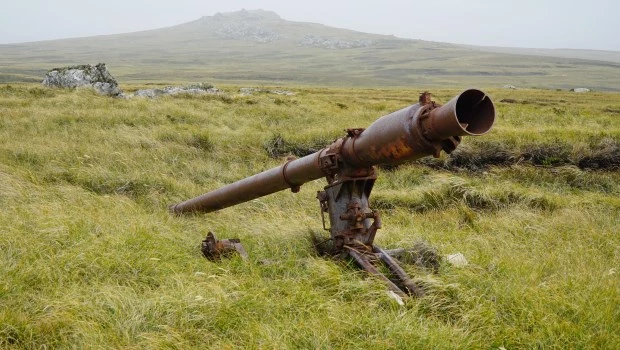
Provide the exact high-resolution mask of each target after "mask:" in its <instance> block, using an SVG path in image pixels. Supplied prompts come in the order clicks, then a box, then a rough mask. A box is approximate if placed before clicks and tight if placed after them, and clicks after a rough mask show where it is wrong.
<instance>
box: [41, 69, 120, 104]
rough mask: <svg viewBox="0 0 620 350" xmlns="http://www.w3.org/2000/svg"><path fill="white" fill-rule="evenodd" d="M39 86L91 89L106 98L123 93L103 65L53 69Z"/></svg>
mask: <svg viewBox="0 0 620 350" xmlns="http://www.w3.org/2000/svg"><path fill="white" fill-rule="evenodd" d="M41 84H43V86H46V87H57V88H80V87H92V88H93V89H95V91H97V92H98V93H99V94H101V95H108V96H119V95H121V94H122V93H123V91H122V90H121V89H120V88H119V87H118V82H117V81H116V79H114V77H113V76H112V74H110V72H109V71H108V69H107V67H106V66H105V63H99V64H97V65H95V66H93V65H90V64H84V65H78V66H69V67H62V68H54V69H51V70H49V71H48V72H47V74H45V78H44V79H43V81H42V82H41Z"/></svg>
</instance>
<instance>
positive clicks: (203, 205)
mask: <svg viewBox="0 0 620 350" xmlns="http://www.w3.org/2000/svg"><path fill="white" fill-rule="evenodd" d="M321 152H324V150H321V151H318V152H315V153H313V154H310V155H307V156H305V157H303V158H299V159H295V160H291V161H288V162H287V163H285V164H283V165H281V166H279V167H276V168H273V169H270V170H267V171H263V172H262V173H259V174H256V175H253V176H250V177H247V178H245V179H243V180H239V181H237V182H234V183H232V184H230V185H226V186H224V187H222V188H220V189H217V190H214V191H211V192H209V193H205V194H203V195H201V196H198V197H196V198H192V199H189V200H186V201H184V202H181V203H178V204H175V205H173V206H171V207H170V211H171V212H173V213H178V214H180V213H184V212H196V211H201V212H205V213H209V212H212V211H216V210H220V209H224V208H227V207H230V206H233V205H235V204H239V203H243V202H247V201H250V200H252V199H256V198H259V197H263V196H266V195H268V194H271V193H275V192H278V191H282V190H285V189H289V188H292V189H295V188H299V186H301V185H302V184H304V183H306V182H308V181H312V180H316V179H319V178H321V177H324V176H325V173H324V172H323V171H322V170H321V168H320V166H319V156H320V153H321Z"/></svg>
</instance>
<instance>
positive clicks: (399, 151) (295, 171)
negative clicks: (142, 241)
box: [170, 89, 495, 214]
mask: <svg viewBox="0 0 620 350" xmlns="http://www.w3.org/2000/svg"><path fill="white" fill-rule="evenodd" d="M494 120H495V107H494V105H493V102H492V101H491V99H490V98H489V97H488V96H487V95H486V94H485V93H484V92H482V91H480V90H476V89H469V90H466V91H464V92H463V93H461V94H459V95H458V96H456V97H454V98H453V99H452V100H450V101H449V102H448V103H446V104H445V105H443V106H437V105H435V104H434V103H431V102H430V101H428V103H422V100H421V104H415V105H412V106H409V107H406V108H404V109H401V110H400V111H396V112H394V113H391V114H388V115H386V116H383V117H381V118H379V119H378V120H376V121H375V122H374V123H372V124H371V125H370V126H369V127H368V128H367V129H365V130H363V131H362V132H361V133H359V132H357V133H354V134H351V135H349V136H347V137H345V138H343V139H340V140H337V141H335V142H334V143H333V144H332V145H330V146H329V147H326V148H324V149H322V150H320V151H318V152H315V153H313V154H310V155H308V156H305V157H303V158H300V159H295V160H290V161H288V162H286V163H285V164H284V165H281V166H279V167H276V168H273V169H271V170H267V171H264V172H262V173H259V174H256V175H253V176H250V177H248V178H245V179H243V180H239V181H237V182H235V183H232V184H230V185H227V186H224V187H222V188H220V189H217V190H214V191H211V192H209V193H206V194H203V195H201V196H198V197H196V198H193V199H189V200H187V201H184V202H181V203H178V204H176V205H173V206H171V207H170V211H171V212H173V213H179V214H180V213H184V212H195V211H201V212H207V213H208V212H212V211H216V210H220V209H223V208H226V207H230V206H233V205H235V204H239V203H243V202H247V201H250V200H252V199H256V198H259V197H262V196H266V195H268V194H271V193H274V192H278V191H282V190H285V189H289V188H290V189H293V191H294V192H297V190H298V189H299V186H301V185H302V184H304V183H306V182H308V181H312V180H315V179H319V178H321V177H325V176H328V175H333V173H332V172H331V171H332V170H331V169H328V168H329V166H342V167H347V168H349V169H357V168H369V167H372V166H374V165H377V164H398V163H403V162H406V161H411V160H414V159H417V158H421V157H424V156H428V155H435V156H439V152H440V151H441V150H442V149H443V150H445V151H447V152H450V151H452V150H454V149H455V148H456V146H457V145H458V143H459V142H460V136H464V135H470V136H477V135H482V134H484V133H486V132H487V131H489V130H490V129H491V126H492V125H493V122H494ZM334 152H335V153H334ZM334 155H336V156H337V159H335V160H331V159H326V158H329V157H333V156H334ZM323 158H325V159H323ZM322 160H327V162H325V161H322Z"/></svg>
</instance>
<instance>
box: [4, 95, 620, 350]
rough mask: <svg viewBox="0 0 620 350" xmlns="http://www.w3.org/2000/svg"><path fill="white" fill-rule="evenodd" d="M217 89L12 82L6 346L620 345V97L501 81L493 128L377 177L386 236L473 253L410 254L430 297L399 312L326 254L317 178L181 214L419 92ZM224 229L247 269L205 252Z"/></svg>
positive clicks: (382, 293)
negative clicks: (447, 258) (315, 239)
mask: <svg viewBox="0 0 620 350" xmlns="http://www.w3.org/2000/svg"><path fill="white" fill-rule="evenodd" d="M218 87H219V88H221V89H222V90H223V93H222V95H219V96H176V97H164V98H159V99H153V100H151V99H141V98H134V99H129V100H125V99H114V98H109V97H103V96H98V95H96V94H95V93H93V92H91V91H90V90H53V89H42V88H40V87H39V86H38V85H28V84H13V85H0V205H1V206H2V209H1V210H0V276H1V278H0V348H2V349H14V348H15V349H17V348H20V349H21V348H30V349H42V348H128V349H133V348H136V349H137V348H214V349H222V348H223V349H226V348H268V349H273V348H325V349H327V348H372V349H388V348H403V349H404V348H409V349H412V348H440V349H441V348H463V349H472V348H481V349H500V348H505V349H521V348H526V349H531V348H545V349H546V348H554V349H566V348H596V349H614V348H617V346H618V344H620V275H619V273H620V271H619V269H620V266H619V265H620V235H619V234H618V231H620V171H619V170H618V169H619V167H620V164H619V163H618V162H619V160H620V119H619V118H620V95H619V94H617V93H589V94H572V93H568V92H558V91H551V90H516V91H512V90H490V91H488V92H489V94H490V95H491V97H492V98H493V99H494V101H495V102H496V107H497V111H498V115H497V121H496V125H495V127H494V129H493V130H492V131H491V132H490V133H489V134H488V135H485V136H484V137H479V138H477V139H472V138H469V139H465V140H464V142H463V145H462V147H461V148H460V150H459V151H458V152H457V153H455V154H454V155H452V156H450V157H444V158H441V159H436V160H434V159H426V160H422V161H419V162H416V163H414V164H410V165H404V166H401V167H398V168H396V169H379V180H378V181H377V183H376V185H375V189H374V192H373V195H372V196H371V206H374V207H376V208H378V209H380V210H381V212H382V214H383V215H382V217H383V229H381V230H380V231H379V233H378V235H377V241H376V242H377V244H379V245H380V246H382V247H385V248H396V247H411V246H413V245H414V244H416V243H418V242H425V243H426V244H428V245H430V246H432V247H434V248H435V249H436V250H437V251H438V252H439V253H440V254H441V255H447V254H451V253H456V252H461V253H462V254H463V255H464V256H465V257H466V258H467V260H468V261H469V265H467V266H465V267H462V268H457V267H454V266H451V265H449V264H447V263H443V264H442V265H441V267H440V268H439V270H438V272H437V273H433V272H432V271H430V270H427V269H424V268H421V267H416V266H413V265H405V269H406V270H407V271H408V272H409V273H410V274H411V275H412V276H415V279H416V280H417V281H418V282H419V283H421V284H422V285H424V286H425V290H426V296H425V297H423V298H421V299H415V300H411V301H408V302H407V303H406V305H405V306H399V305H398V304H397V303H396V302H395V301H394V300H393V299H391V298H390V297H389V296H388V294H387V292H386V288H385V286H384V285H383V284H381V282H379V281H377V280H375V279H373V278H369V277H368V276H366V275H365V274H364V273H362V272H359V271H358V270H357V269H355V268H354V267H352V266H349V265H347V264H346V263H344V262H336V261H332V260H327V259H324V258H321V257H318V256H317V255H316V253H315V252H314V249H313V247H312V245H311V243H310V242H311V241H310V233H311V232H319V233H320V227H321V219H320V214H319V206H318V203H317V201H316V199H315V193H316V191H317V190H320V189H321V188H322V186H324V181H323V180H317V181H313V182H311V183H308V184H305V185H304V186H302V190H301V192H300V193H298V194H293V193H291V192H290V191H285V192H281V193H277V194H274V195H271V196H268V197H264V198H260V199H257V200H253V201H251V202H249V203H245V204H242V205H239V206H236V207H233V208H228V209H225V210H222V211H221V212H218V213H212V214H203V215H195V216H184V217H173V216H171V215H169V214H168V211H167V206H168V205H169V204H172V203H176V202H178V201H180V200H184V199H187V198H190V197H193V196H196V195H199V194H201V193H204V192H206V191H208V190H212V189H215V188H218V187H220V186H222V185H225V184H227V183H230V182H232V181H235V180H238V179H241V178H243V177H246V176H249V175H252V174H254V173H257V172H260V171H262V170H266V169H269V168H271V167H274V166H277V165H279V164H281V163H282V161H283V158H284V157H285V156H286V153H288V152H293V153H297V152H299V153H303V151H304V149H308V148H311V147H315V146H316V145H318V144H322V143H328V142H330V141H331V140H333V139H335V138H337V137H340V136H341V135H342V134H343V130H344V129H346V128H351V127H366V126H368V125H369V124H370V123H371V122H372V121H374V120H375V119H376V118H378V117H380V116H382V115H385V114H387V113H389V112H391V111H394V110H397V109H400V108H402V107H405V106H407V105H410V104H412V103H414V102H415V101H417V95H418V92H420V91H422V90H423V89H424V88H423V87H420V88H419V89H413V88H412V89H410V90H396V89H391V90H390V89H384V90H378V89H335V88H334V89H324V88H315V87H313V88H307V87H297V88H291V89H292V90H293V91H294V92H295V93H296V94H295V95H294V96H278V95H273V94H255V95H252V96H240V95H238V94H237V91H238V88H239V87H237V86H218ZM123 88H124V89H125V90H129V91H130V90H135V89H137V88H139V86H137V85H127V86H123ZM287 89H288V88H287ZM433 93H434V96H435V100H436V101H438V102H447V101H448V100H449V98H451V97H452V96H454V95H456V94H457V93H459V91H456V90H433ZM501 100H504V102H500V101H501ZM278 139H280V140H284V142H279V143H278V144H275V143H274V142H273V141H274V140H278ZM373 200H374V201H373ZM209 230H212V231H214V232H216V234H217V235H218V236H219V237H224V238H232V237H238V238H240V239H241V240H242V242H243V244H244V245H245V247H246V249H247V250H248V252H249V255H250V259H249V261H247V262H244V261H242V260H241V259H239V258H233V259H230V260H224V261H221V262H218V263H214V262H209V261H207V260H206V259H204V258H203V257H202V256H201V253H200V250H199V244H200V241H201V240H202V239H203V238H204V236H205V234H206V233H207V231H209Z"/></svg>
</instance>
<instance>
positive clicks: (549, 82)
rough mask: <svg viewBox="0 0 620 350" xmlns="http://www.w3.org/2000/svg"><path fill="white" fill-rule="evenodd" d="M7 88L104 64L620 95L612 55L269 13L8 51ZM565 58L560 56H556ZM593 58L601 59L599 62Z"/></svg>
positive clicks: (268, 79) (143, 72)
mask: <svg viewBox="0 0 620 350" xmlns="http://www.w3.org/2000/svg"><path fill="white" fill-rule="evenodd" d="M0 52H1V53H0V82H17V81H32V82H34V81H40V80H41V79H42V77H43V75H44V73H45V72H46V71H47V70H48V69H50V68H52V67H57V66H62V65H75V64H84V63H97V62H105V63H106V64H107V66H108V67H109V69H110V70H111V72H112V73H113V74H114V75H115V76H116V77H117V78H118V80H119V81H120V82H121V84H123V83H130V82H149V81H160V82H172V81H212V82H219V81H225V82H231V83H235V82H239V83H241V82H244V83H245V82H253V83H264V84H315V85H338V86H367V87H370V86H409V87H414V86H415V87H418V86H419V87H438V86H441V87H455V88H460V87H466V86H472V85H477V86H503V85H507V84H509V85H514V86H517V87H540V88H554V89H568V88H574V87H588V88H591V89H595V90H613V91H620V74H618V73H617V72H618V68H620V54H618V53H617V52H613V51H610V52H608V51H595V52H584V51H583V50H561V51H550V50H546V51H545V50H533V49H516V48H489V47H474V46H464V45H456V44H447V43H439V42H430V41H424V40H412V39H401V38H397V37H394V36H388V35H378V34H370V33H361V32H356V31H353V30H347V29H340V28H333V27H328V26H325V25H322V24H316V23H304V22H292V21H287V20H285V19H283V18H281V17H280V16H279V15H278V14H276V13H275V12H271V11H265V10H241V11H237V12H230V13H218V14H216V15H213V16H204V17H201V18H199V19H197V20H195V21H191V22H188V23H183V24H179V25H176V26H172V27H168V28H160V29H154V30H147V31H141V32H135V33H127V34H118V35H103V36H95V37H88V38H76V39H63V40H53V41H43V42H35V43H23V44H8V45H0ZM553 52H557V53H558V54H557V56H558V57H548V56H551V55H553ZM592 58H594V59H592Z"/></svg>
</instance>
